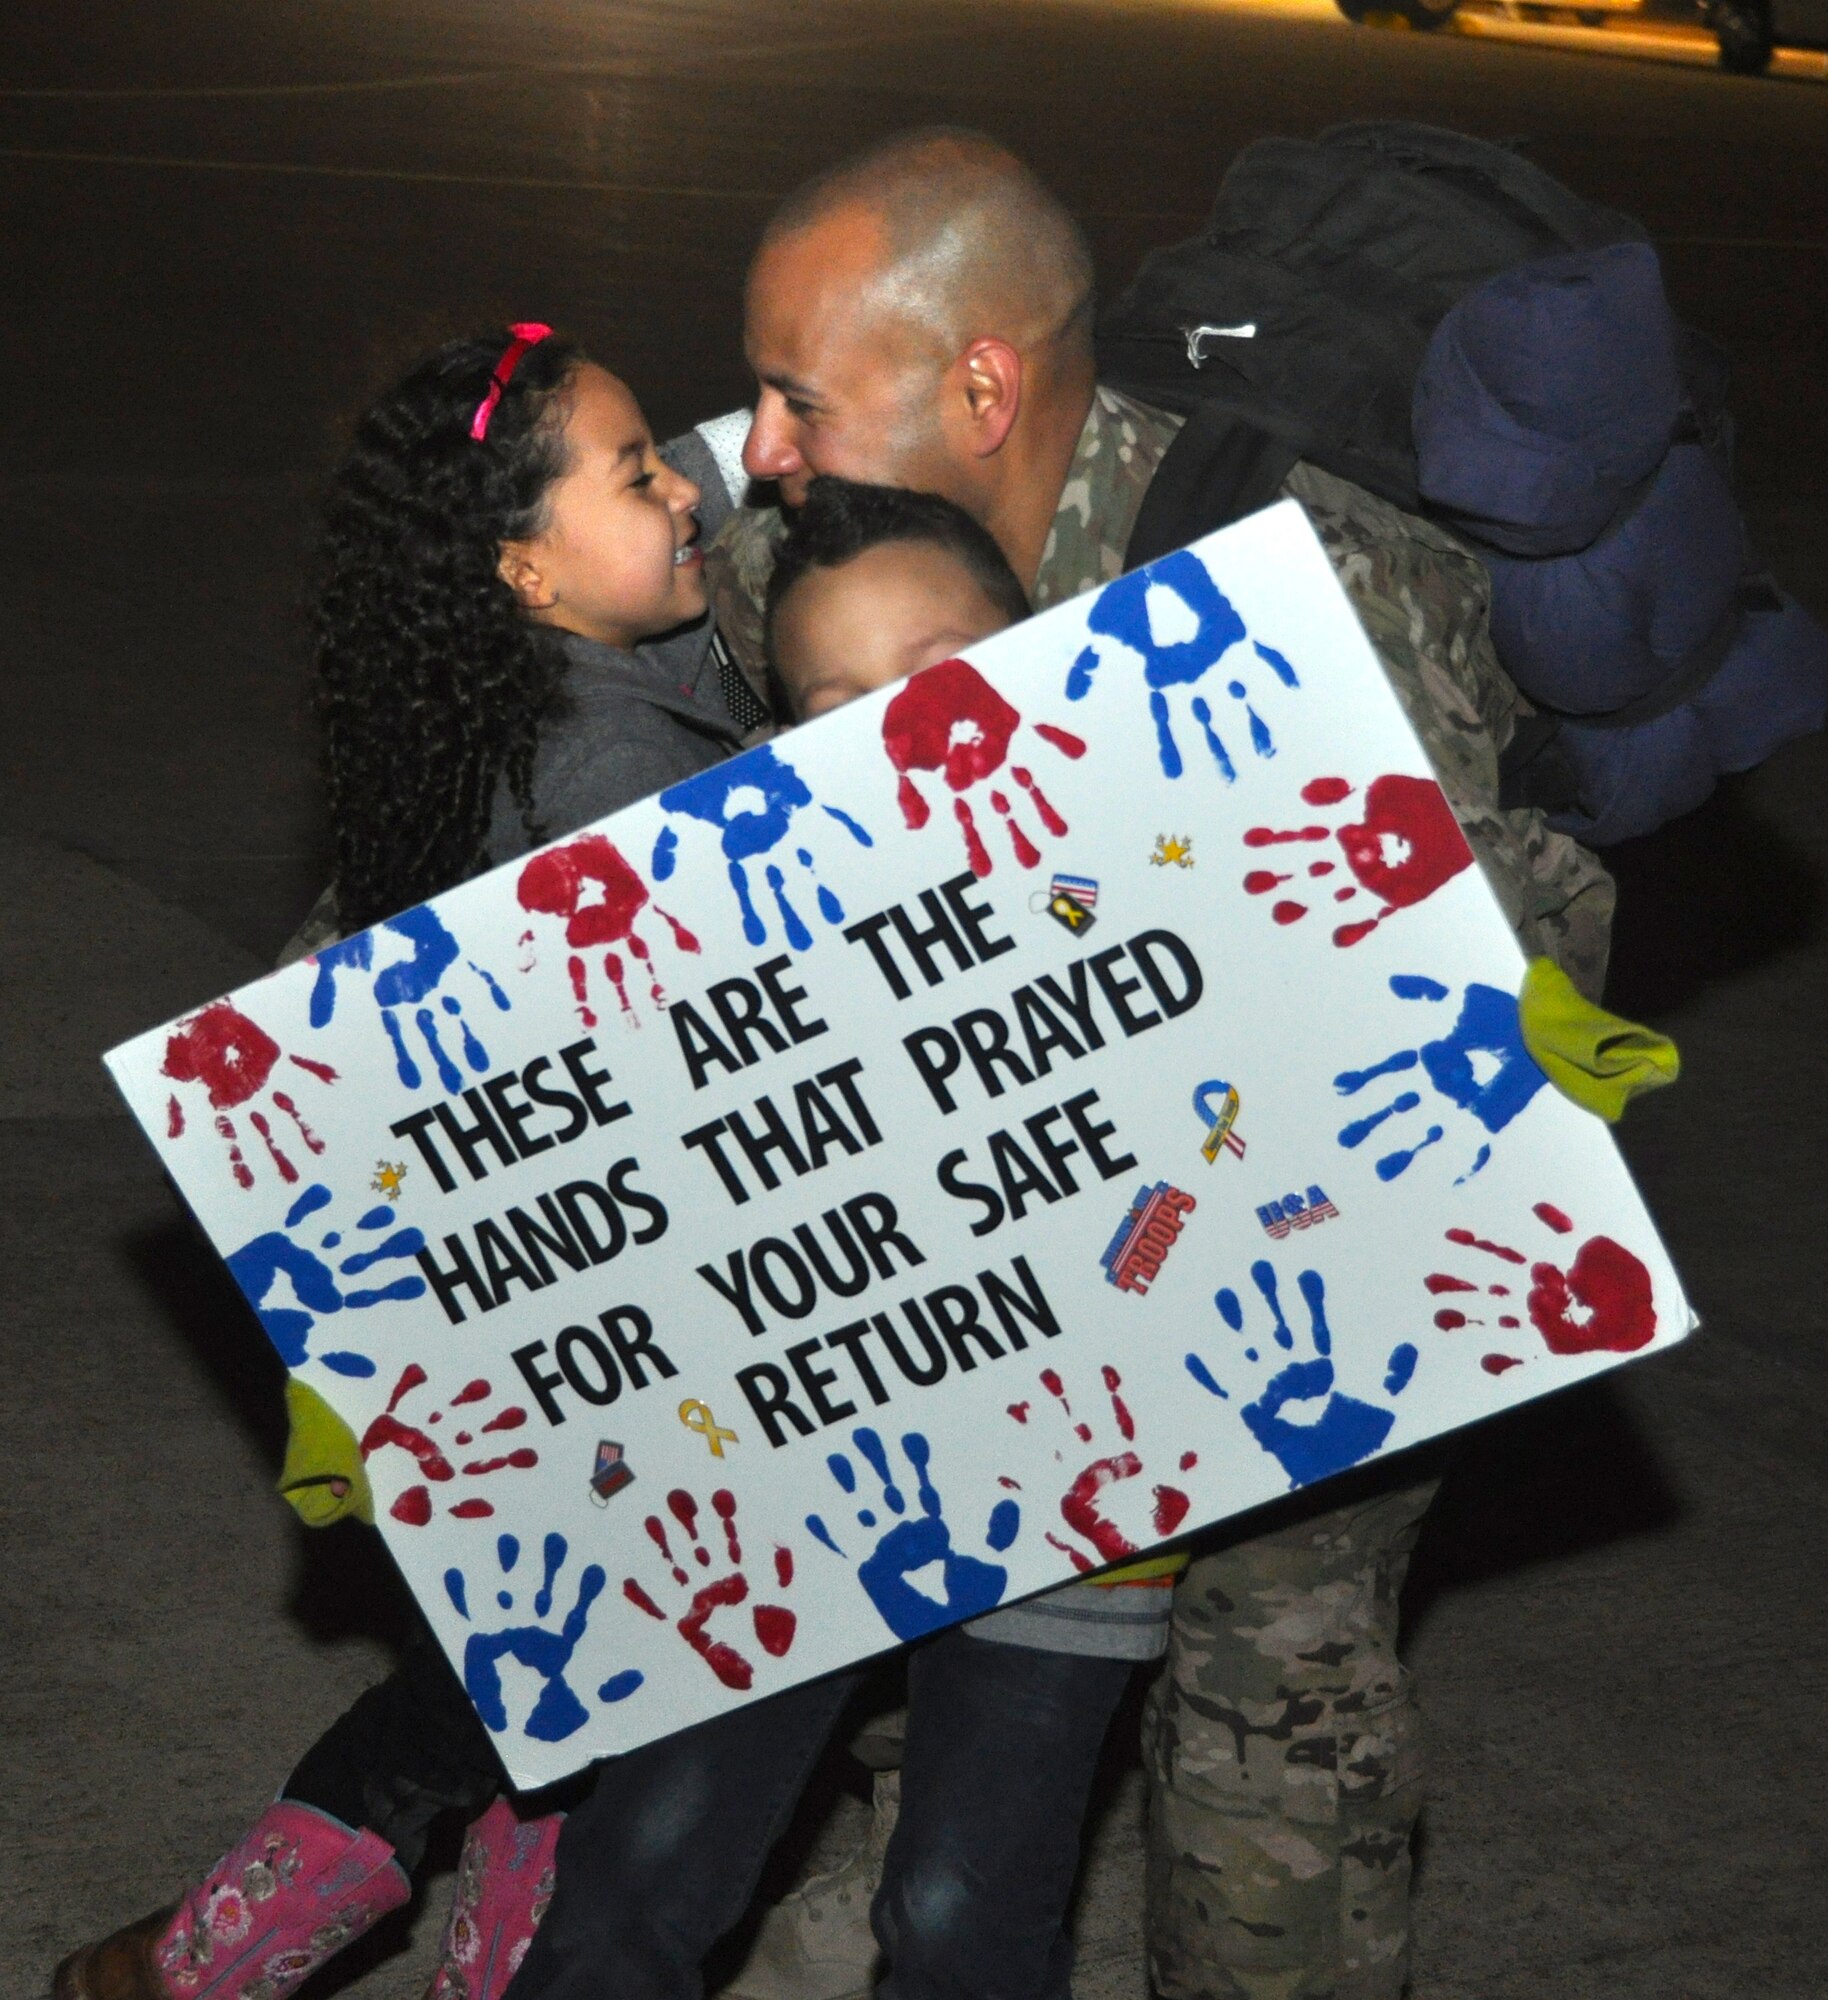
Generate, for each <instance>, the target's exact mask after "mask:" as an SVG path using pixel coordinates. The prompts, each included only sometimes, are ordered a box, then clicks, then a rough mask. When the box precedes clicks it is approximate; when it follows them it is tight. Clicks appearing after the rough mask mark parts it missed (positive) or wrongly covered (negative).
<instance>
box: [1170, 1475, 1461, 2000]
mask: <svg viewBox="0 0 1828 2000" xmlns="http://www.w3.org/2000/svg"><path fill="white" fill-rule="evenodd" d="M1438 1484H1439V1481H1438V1480H1435V1479H1429V1480H1426V1481H1424V1482H1423V1483H1421V1484H1419V1485H1415V1486H1409V1487H1404V1488H1402V1489H1400V1490H1398V1491H1395V1492H1390V1491H1384V1492H1373V1493H1370V1494H1369V1495H1367V1496H1365V1497H1363V1498H1358V1499H1355V1500H1353V1501H1352V1502H1351V1503H1349V1504H1348V1505H1345V1506H1342V1507H1337V1508H1335V1509H1333V1510H1332V1511H1330V1512H1327V1513H1314V1512H1309V1513H1308V1514H1306V1515H1305V1516H1304V1517H1301V1518H1297V1519H1295V1520H1293V1521H1292V1522H1290V1523H1289V1524H1288V1525H1286V1526H1278V1527H1276V1528H1275V1529H1273V1530H1272V1531H1271V1532H1269V1533H1267V1534H1262V1535H1258V1536H1255V1537H1253V1538H1252V1539H1251V1540H1249V1541H1241V1542H1237V1543H1234V1544H1232V1545H1231V1546H1229V1547H1227V1548H1222V1549H1219V1550H1217V1551H1215V1552H1214V1553H1212V1554H1208V1555H1200V1556H1196V1557H1195V1559H1194V1561H1193V1563H1192V1565H1191V1566H1190V1567H1189V1569H1188V1571H1187V1573H1186V1575H1185V1576H1184V1577H1183V1578H1182V1579H1181V1582H1180V1585H1179V1587H1178V1588H1177V1590H1176V1592H1175V1610H1174V1627H1173V1636H1172V1639H1171V1641H1170V1643H1169V1650H1168V1658H1167V1662H1166V1665H1165V1666H1164V1668H1163V1670H1162V1674H1161V1677H1160V1679H1159V1680H1158V1681H1157V1682H1156V1684H1155V1687H1154V1689H1153V1691H1152V1693H1151V1695H1150V1697H1149V1705H1148V1711H1147V1715H1146V1718H1145V1721H1144V1760H1145V1763H1146V1764H1147V1766H1148V1769H1149V1773H1150V1778H1151V1788H1150V1807H1149V1840H1148V1926H1149V1958H1150V1970H1151V1972H1152V1974H1153V1976H1154V1979H1155V1984H1156V1986H1157V1988H1158V1990H1159V1991H1160V1992H1161V1994H1162V1995H1163V1996H1164V2000H1396V1996H1398V1995H1399V1994H1400V1993H1401V1992H1402V1988H1403V1981H1404V1977H1405V1973H1406V1969H1407V1962H1408V1955H1409V1925H1408V1900H1409V1836H1410V1834H1411V1832H1412V1831H1413V1829H1414V1825H1415V1819H1416V1814H1417V1811H1418V1810H1419V1808H1420V1805H1421V1779H1422V1746H1421V1735H1420V1718H1419V1716H1418V1715H1417V1712H1416V1708H1415V1703H1414V1698H1413V1696H1412V1693H1411V1690H1410V1686H1409V1676H1408V1673H1407V1671H1406V1670H1405V1669H1404V1668H1403V1667H1402V1666H1400V1665H1399V1664H1398V1662H1397V1657H1396V1622H1397V1596H1398V1593H1399V1592H1400V1591H1401V1589H1402V1585H1403V1577H1404V1574H1405V1572H1406V1571H1407V1569H1408V1567H1409V1558H1410V1555H1411V1553H1412V1552H1413V1550H1414V1548H1415V1542H1416V1536H1417V1535H1418V1533H1419V1532H1420V1530H1421V1523H1422V1516H1423V1514H1424V1513H1425V1512H1426V1510H1427V1507H1428V1503H1429V1502H1430V1500H1432V1499H1433V1497H1434V1493H1435V1488H1436V1486H1437V1485H1438Z"/></svg>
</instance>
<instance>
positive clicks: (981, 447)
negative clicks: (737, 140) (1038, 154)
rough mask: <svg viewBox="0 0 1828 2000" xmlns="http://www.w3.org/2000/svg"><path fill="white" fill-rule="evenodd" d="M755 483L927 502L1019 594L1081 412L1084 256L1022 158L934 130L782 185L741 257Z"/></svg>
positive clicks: (1088, 383)
mask: <svg viewBox="0 0 1828 2000" xmlns="http://www.w3.org/2000/svg"><path fill="white" fill-rule="evenodd" d="M743 346H744V348H745V350H746V351H747V353H748V357H749V365H750V367H751V368H752V369H753V370H754V371H755V379H756V385H757V395H756V406H755V417H754V421H753V422H752V423H751V424H750V426H749V436H748V438H747V440H746V441H745V443H744V446H743V465H744V467H745V469H746V470H747V471H748V473H749V476H750V478H752V479H757V480H764V481H772V482H773V483H774V485H775V487H776V490H777V491H778V493H779V495H780V498H781V500H782V502H783V504H784V505H786V506H787V507H789V508H794V507H798V506H801V505H802V504H803V503H804V501H805V499H806V496H807V491H808V488H809V486H810V483H811V481H812V480H813V478H814V477H815V476H817V475H819V474H822V473H829V474H832V475H833V476H835V477H837V478H841V479H852V480H857V481H860V482H862V483H863V484H866V485H874V486H901V487H906V488H907V489H908V490H909V491H911V492H915V493H937V494H940V495H941V496H942V497H943V498H945V499H947V500H950V501H952V502H953V503H954V505H956V506H959V507H962V508H963V509H964V510H965V512H966V513H967V514H969V515H970V516H971V518H972V519H973V520H974V521H976V522H977V523H978V524H979V525H980V526H981V527H984V528H986V529H988V530H989V532H990V534H991V535H992V537H993V538H994V539H995V541H996V542H997V545H998V547H999V548H1001V549H1002V551H1003V553H1004V555H1005V556H1006V557H1007V558H1008V560H1009V562H1010V565H1011V567H1012V568H1013V569H1014V570H1015V572H1016V575H1017V577H1018V578H1019V579H1020V580H1021V581H1022V582H1023V584H1024V585H1026V584H1028V583H1029V582H1031V581H1032V580H1033V578H1034V575H1035V570H1036V566H1037V565H1038V564H1039V562H1040V559H1041V550H1042V547H1043V544H1044V543H1045V541H1046V538H1047V532H1048V528H1049V525H1050V524H1051V522H1052V520H1053V515H1054V509H1055V507H1056V505H1057V504H1058V501H1059V497H1060V492H1061V488H1062V485H1063V484H1064V481H1065V478H1066V470H1067V466H1068V465H1069V463H1070V462H1071V460H1072V457H1073V453H1074V450H1075V448H1076V447H1077V444H1078V441H1079V436H1080V432H1081V431H1082V429H1083V428H1084V425H1085V419H1086V413H1087V411H1088V410H1089V409H1090V408H1091V404H1092V394H1093V390H1094V388H1095V387H1096V376H1095V373H1094V363H1093V354H1092V258H1091V253H1090V251H1089V250H1088V249H1087V247H1086V241H1085V238H1084V236H1082V235H1081V234H1080V231H1079V226H1078V224H1077V223H1075V222H1074V220H1073V218H1072V217H1071V216H1070V215H1069V214H1067V212H1066V210H1065V209H1064V208H1063V207H1062V206H1061V205H1060V203H1059V202H1058V201H1057V200H1056V199H1055V198H1054V196H1053V195H1051V194H1050V193H1049V192H1048V191H1047V189H1046V188H1045V187H1043V186H1042V184H1041V182H1040V181H1039V180H1038V179H1037V178H1036V176H1035V175H1034V174H1033V173H1032V172H1031V171H1030V170H1029V169H1028V168H1027V167H1025V166H1024V165H1023V164H1022V162H1021V161H1020V160H1018V159H1017V158H1016V157H1015V155H1014V154H1013V153H1011V152H1009V151H1007V150H1006V149H1005V148H1004V147H1002V146H999V145H998V144H997V143H996V142H995V141H994V140H993V139H986V138H985V137H984V136H983V134H982V133H979V132H965V131H960V130H957V129H956V128H954V127H951V126H926V127H923V128H921V129H919V130H917V131H913V132H903V133H899V134H898V135H897V136H896V137H894V138H892V139H885V140H884V141H883V142H882V143H881V144H880V145H876V146H872V147H871V148H870V149H869V151H868V152H866V153H859V154H858V155H857V156H856V157H855V158H853V159H849V160H846V161H844V162H842V163H841V164H840V165H838V166H835V167H832V168H830V169H828V171H826V172H825V173H823V174H821V175H820V176H819V177H818V179H817V180H814V181H812V182H810V183H808V185H807V186H805V187H803V188H801V189H800V190H799V191H798V193H796V194H793V195H790V196H789V197H788V199H787V200H786V201H785V202H784V203H783V204H782V206H781V208H780V209H779V210H778V211H777V213H776V214H775V216H774V219H773V220H772V221H771V222H770V223H769V224H768V227H767V229H766V231H765V232H764V234H763V237H762V241H761V244H760V246H759V247H758V248H757V250H756V253H755V260H754V262H753V263H752V264H751V265H750V267H749V283H748V288H747V292H746V295H745V299H744V311H743Z"/></svg>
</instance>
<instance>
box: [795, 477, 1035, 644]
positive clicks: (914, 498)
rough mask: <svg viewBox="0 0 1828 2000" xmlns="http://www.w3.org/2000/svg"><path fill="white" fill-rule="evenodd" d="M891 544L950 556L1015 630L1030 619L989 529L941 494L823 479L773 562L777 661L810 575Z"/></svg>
mask: <svg viewBox="0 0 1828 2000" xmlns="http://www.w3.org/2000/svg"><path fill="white" fill-rule="evenodd" d="M891 542H918V543H925V544H926V545H927V546H929V547H931V548H937V549H944V550H945V551H946V552H947V553H948V554H949V555H954V556H957V557H958V559H959V561H960V562H962V563H963V564H964V565H965V567H966V568H967V569H968V570H969V571H970V572H971V574H972V576H973V577H974V578H975V579H976V580H977V582H978V584H979V586H980V587H981V588H982V590H983V592H984V595H985V596H986V597H987V598H989V600H990V601H991V603H992V604H994V605H995V606H996V608H997V609H998V610H999V611H1004V612H1007V613H1008V614H1009V622H1010V623H1011V624H1012V625H1014V624H1019V623H1020V622H1021V621H1022V620H1023V619H1024V618H1026V617H1028V615H1029V611H1030V606H1029V602H1028V594H1027V592H1026V591H1024V590H1023V588H1022V585H1021V582H1020V580H1019V579H1018V577H1017V576H1016V573H1015V571H1014V570H1012V569H1011V568H1010V567H1009V563H1008V559H1007V558H1006V557H1005V556H1004V554H1003V551H1002V550H1001V549H1000V548H998V546H997V544H996V540H995V538H994V537H993V536H992V535H991V534H990V533H989V531H988V530H987V529H984V528H981V527H979V526H978V524H977V522H975V521H974V520H973V519H972V518H971V516H970V515H969V514H967V513H966V512H965V510H964V509H963V508H962V507H958V506H955V505H954V504H953V503H952V502H951V501H950V500H942V499H941V498H940V496H939V495H938V494H937V493H914V492H910V491H909V489H908V488H907V487H905V486H864V485H861V484H859V483H858V482H857V481H856V480H854V479H837V478H833V477H832V476H831V475H830V474H822V475H821V476H820V477H819V478H817V479H815V480H814V481H813V482H812V484H811V486H810V487H809V488H808V489H807V494H806V502H805V505H804V506H802V507H801V508H800V510H799V512H798V514H796V515H795V516H794V519H793V523H792V525H791V526H790V527H789V529H788V531H787V538H786V540H785V541H783V542H782V543H781V546H780V548H779V549H778V550H777V552H776V554H775V559H774V572H773V574H772V575H771V576H770V577H769V579H768V598H767V604H766V608H765V610H764V613H763V620H764V622H763V639H764V643H765V645H766V647H767V651H768V657H769V660H770V661H771V662H772V660H773V659H774V621H775V614H776V613H777V612H778V611H779V609H780V606H781V601H782V599H783V598H785V597H786V595H787V593H788V592H789V591H790V590H791V589H792V588H793V587H794V585H795V584H796V583H798V582H799V580H800V579H801V578H802V577H803V576H805V575H806V574H807V572H808V571H809V570H815V569H841V568H842V567H843V566H844V564H846V563H848V562H854V561H855V560H856V558H857V557H858V556H860V555H862V554H864V552H865V551H866V550H869V549H877V548H882V547H883V546H885V545H886V544H888V543H891Z"/></svg>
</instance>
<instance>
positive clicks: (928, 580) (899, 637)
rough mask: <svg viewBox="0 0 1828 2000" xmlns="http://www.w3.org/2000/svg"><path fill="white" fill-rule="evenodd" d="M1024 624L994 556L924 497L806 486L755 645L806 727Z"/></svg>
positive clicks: (963, 521) (976, 535)
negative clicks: (762, 643)
mask: <svg viewBox="0 0 1828 2000" xmlns="http://www.w3.org/2000/svg"><path fill="white" fill-rule="evenodd" d="M1028 615H1029V607H1028V599H1027V598H1026V597H1025V596H1024V595H1023V592H1022V586H1021V584H1020V583H1018V582H1017V581H1016V575H1015V572H1014V570H1012V569H1011V568H1010V567H1009V564H1008V563H1007V562H1006V561H1005V560H1004V557H1003V551H1002V550H1001V549H1000V548H998V547H997V545H996V543H995V542H994V541H993V540H992V539H991V537H990V536H989V534H988V533H987V532H986V531H985V530H984V529H983V528H980V527H979V526H978V524H977V523H976V522H975V521H974V520H972V518H971V517H970V515H969V514H966V513H964V512H963V511H962V510H961V509H959V508H957V507H955V506H953V504H952V503H951V501H949V500H941V499H940V498H938V496H937V495H935V494H931V493H910V492H908V491H906V490H905V489H904V488H901V487H898V486H858V485H855V484H853V482H852V481H850V480H848V479H830V478H826V479H816V480H814V481H813V483H812V486H811V489H810V490H809V492H808V494H807V498H806V504H805V506H804V507H802V508H801V509H800V511H799V514H798V515H797V517H796V518H795V520H794V524H793V528H792V530H791V531H790V533H789V534H788V536H787V539H786V540H785V541H784V542H783V543H782V544H781V548H780V552H779V554H778V555H777V556H776V558H775V566H774V574H773V576H772V577H771V578H770V579H769V583H768V604H767V613H766V623H765V625H764V628H763V631H764V637H765V640H766V644H767V648H768V660H769V664H770V666H771V667H772V668H773V669H774V672H775V675H776V677H777V678H778V679H779V680H780V682H781V685H782V687H783V689H784V690H785V692H786V695H787V699H788V702H789V704H790V706H791V707H792V709H793V712H794V714H795V716H796V717H797V718H798V719H799V720H800V721H801V722H810V721H811V720H812V719H813V717H814V716H816V715H823V714H824V713H825V712H826V711H827V710H828V709H833V708H839V707H842V705H843V704H844V703H845V702H847V701H854V700H855V699H856V698H857V696H858V695H860V694H868V693H869V692H870V691H871V690H872V689H873V688H879V687H887V686H888V685H889V683H890V682H891V681H899V680H905V679H906V678H907V676H908V675H909V674H917V673H919V672H920V670H921V669H922V668H923V667H931V666H937V665H938V663H939V662H940V661H941V660H949V659H951V658H952V657H953V656H954V655H955V654H957V653H962V652H963V651H964V649H965V648H966V647H967V646H969V645H972V644H974V643H975V642H976V641H977V640H979V639H987V638H989V637H990V635H991V634H992V633H993V632H1001V631H1002V630H1003V629H1004V628H1005V627H1006V626H1009V625H1016V624H1020V622H1021V621H1022V620H1023V619H1024V618H1026V617H1027V616H1028Z"/></svg>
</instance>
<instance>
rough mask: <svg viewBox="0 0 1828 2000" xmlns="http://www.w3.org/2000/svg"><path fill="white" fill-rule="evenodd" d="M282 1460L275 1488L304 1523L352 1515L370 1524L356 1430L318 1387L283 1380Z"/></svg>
mask: <svg viewBox="0 0 1828 2000" xmlns="http://www.w3.org/2000/svg"><path fill="white" fill-rule="evenodd" d="M286 1421H287V1434H286V1461H285V1464H284V1465H283V1466H281V1467H280V1472H279V1490H280V1493H281V1494H282V1495H283V1496H284V1498H285V1500H286V1501H287V1503H288V1504H289V1505H290V1506H291V1507H292V1509H293V1511H294V1512H295V1513H296V1514H297V1515H298V1518H299V1519H300V1520H301V1521H303V1522H304V1524H305V1526H306V1527H308V1528H327V1527H329V1526H330V1524H331V1523H332V1522H333V1521H341V1520H343V1519H344V1518H345V1517H346V1516H348V1515H351V1514H353V1515H354V1516H355V1518H356V1519H357V1520H358V1521H366V1522H367V1523H368V1524H369V1526H370V1527H372V1526H373V1525H374V1494H373V1492H372V1491H371V1490H370V1488H369V1484H368V1473H367V1470H366V1468H365V1467H364V1466H363V1464H362V1448H361V1446H360V1445H358V1444H357V1443H356V1439H355V1432H354V1431H352V1430H351V1429H350V1428H349V1426H348V1425H347V1424H346V1423H344V1421H343V1420H342V1418H341V1417H339V1416H338V1415H337V1413H336V1412H335V1411H334V1410H333V1409H332V1408H331V1407H330V1405H329V1404H328V1403H326V1402H325V1401H324V1399H323V1397H322V1396H320V1395H319V1394H318V1393H317V1391H316V1390H315V1389H313V1388H311V1387H309V1386H308V1385H307V1384H305V1383H303V1382H301V1381H299V1380H298V1379H297V1378H296V1377H295V1376H289V1377H288V1378H287V1380H286Z"/></svg>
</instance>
